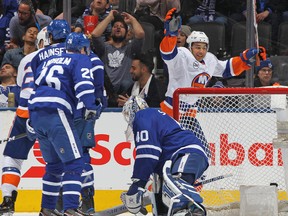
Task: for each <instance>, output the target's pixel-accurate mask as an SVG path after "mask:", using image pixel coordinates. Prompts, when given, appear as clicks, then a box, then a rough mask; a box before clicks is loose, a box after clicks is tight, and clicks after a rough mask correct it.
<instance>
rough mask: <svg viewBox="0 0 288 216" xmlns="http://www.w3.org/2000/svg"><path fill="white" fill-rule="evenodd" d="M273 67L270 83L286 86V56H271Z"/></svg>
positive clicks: (287, 59) (287, 68)
mask: <svg viewBox="0 0 288 216" xmlns="http://www.w3.org/2000/svg"><path fill="white" fill-rule="evenodd" d="M270 60H271V62H272V65H273V76H272V81H273V82H278V83H280V84H281V85H285V86H288V73H287V71H288V56H271V57H270Z"/></svg>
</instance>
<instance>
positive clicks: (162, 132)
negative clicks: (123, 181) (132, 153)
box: [132, 108, 208, 181]
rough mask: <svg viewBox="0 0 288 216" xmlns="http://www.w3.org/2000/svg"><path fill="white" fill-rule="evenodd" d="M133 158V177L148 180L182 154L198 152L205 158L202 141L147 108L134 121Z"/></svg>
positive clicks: (174, 122)
mask: <svg viewBox="0 0 288 216" xmlns="http://www.w3.org/2000/svg"><path fill="white" fill-rule="evenodd" d="M133 133H134V140H135V146H136V158H135V163H134V170H133V175H132V178H135V179H140V180H144V181H148V179H149V176H150V175H151V174H152V173H157V174H158V175H160V176H162V168H163V165H164V163H165V162H166V160H170V159H172V160H173V159H176V158H177V155H178V154H181V153H188V152H190V153H193V152H194V153H198V154H201V155H203V156H204V157H205V158H206V159H207V163H208V158H207V155H206V153H205V151H204V147H203V145H202V143H201V141H200V140H199V139H198V138H197V137H196V136H195V135H194V133H193V132H191V131H189V130H184V129H182V128H181V126H180V125H179V124H178V122H176V121H175V120H174V119H173V118H171V117H170V116H168V115H167V114H166V113H164V112H162V111H160V110H157V109H153V108H146V109H143V110H140V111H138V112H137V113H136V115H135V119H134V122H133Z"/></svg>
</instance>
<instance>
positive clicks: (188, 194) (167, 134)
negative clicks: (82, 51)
mask: <svg viewBox="0 0 288 216" xmlns="http://www.w3.org/2000/svg"><path fill="white" fill-rule="evenodd" d="M122 113H123V115H124V117H125V120H126V121H127V122H128V126H129V127H132V129H133V133H134V141H135V147H136V157H135V163H134V168H133V174H132V182H133V183H132V185H131V186H130V188H129V190H128V192H127V193H126V194H125V197H124V204H125V205H126V207H127V209H128V210H129V211H130V212H131V213H133V214H136V213H138V212H139V211H140V209H141V208H142V201H143V193H144V192H145V185H146V184H147V182H148V180H149V177H150V175H151V174H153V173H155V174H158V175H159V176H160V179H163V187H162V192H160V194H161V193H162V197H163V199H162V201H163V203H164V204H165V205H166V206H167V209H166V210H167V211H166V212H161V213H160V214H168V216H170V215H177V214H179V215H180V214H181V215H185V214H188V213H189V215H200V216H204V215H206V211H205V208H204V206H203V205H202V204H201V203H202V202H203V199H202V198H201V196H200V194H199V193H198V192H197V191H196V190H195V188H194V187H193V184H194V182H195V180H196V179H198V178H199V177H200V176H201V175H202V174H203V172H204V171H205V170H206V169H207V168H208V157H207V155H206V153H205V151H204V147H203V144H202V143H201V141H200V140H199V139H198V138H197V137H196V136H195V134H194V133H193V132H191V131H189V130H184V129H182V128H181V126H180V125H179V124H178V123H177V122H176V121H175V120H174V119H173V118H171V117H170V116H169V115H167V114H166V113H164V112H162V111H160V110H157V109H152V108H149V107H148V105H147V103H146V102H145V101H144V100H143V99H142V98H140V97H138V96H131V97H130V98H129V100H128V101H127V102H126V103H125V105H124V107H123V111H122ZM158 204H159V203H158Z"/></svg>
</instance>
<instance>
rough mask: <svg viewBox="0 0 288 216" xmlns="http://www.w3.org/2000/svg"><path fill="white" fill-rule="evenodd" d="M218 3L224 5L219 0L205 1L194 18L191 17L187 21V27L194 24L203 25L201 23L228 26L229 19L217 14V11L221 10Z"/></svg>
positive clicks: (200, 4)
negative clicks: (215, 23)
mask: <svg viewBox="0 0 288 216" xmlns="http://www.w3.org/2000/svg"><path fill="white" fill-rule="evenodd" d="M217 2H219V4H221V6H222V7H223V6H224V5H223V4H222V2H223V1H219V0H210V1H207V0H203V1H202V3H199V6H198V7H197V9H196V11H195V14H194V16H192V17H190V18H189V19H188V21H187V25H190V26H192V25H193V24H194V23H201V22H217V23H221V24H224V25H227V22H228V20H227V17H225V16H223V15H222V14H219V13H217V9H218V8H219V9H220V8H221V7H218V6H219V4H218V5H217Z"/></svg>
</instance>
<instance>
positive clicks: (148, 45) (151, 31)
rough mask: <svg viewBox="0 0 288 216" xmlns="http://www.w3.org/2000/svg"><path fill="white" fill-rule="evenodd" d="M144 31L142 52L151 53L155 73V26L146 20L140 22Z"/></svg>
mask: <svg viewBox="0 0 288 216" xmlns="http://www.w3.org/2000/svg"><path fill="white" fill-rule="evenodd" d="M140 24H141V26H142V28H143V30H144V32H145V38H144V43H143V46H142V52H145V53H146V52H149V53H151V55H153V61H154V64H155V66H154V71H153V73H154V74H155V73H156V72H157V54H156V47H155V27H154V25H152V24H151V23H148V22H140Z"/></svg>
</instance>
